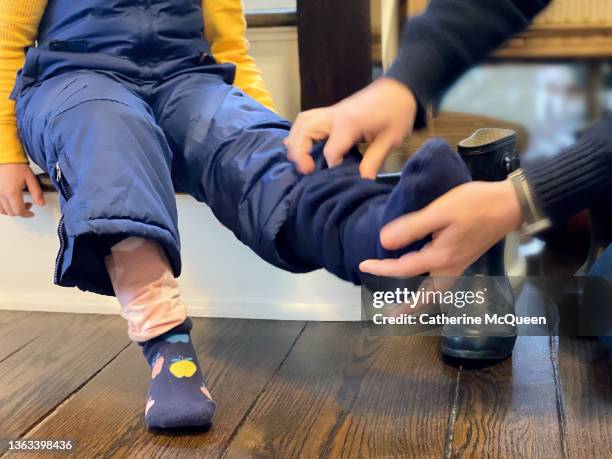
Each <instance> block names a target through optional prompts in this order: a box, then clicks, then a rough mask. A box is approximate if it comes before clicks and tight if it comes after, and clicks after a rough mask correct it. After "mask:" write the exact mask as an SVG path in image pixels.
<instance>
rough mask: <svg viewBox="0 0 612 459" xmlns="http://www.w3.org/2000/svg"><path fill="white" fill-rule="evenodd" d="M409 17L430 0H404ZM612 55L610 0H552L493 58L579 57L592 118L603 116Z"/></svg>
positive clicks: (549, 59)
mask: <svg viewBox="0 0 612 459" xmlns="http://www.w3.org/2000/svg"><path fill="white" fill-rule="evenodd" d="M402 1H403V2H404V7H403V9H404V11H405V14H406V19H409V18H411V17H413V16H415V15H417V14H420V13H422V12H423V11H424V10H425V8H426V7H427V5H428V4H429V1H430V0H402ZM610 57H612V2H611V1H610V0H588V1H584V0H552V2H551V3H550V5H549V6H548V7H547V8H546V10H544V11H543V12H542V13H541V14H540V15H539V16H537V17H536V18H535V20H534V21H533V24H532V25H531V26H530V27H529V28H528V29H527V30H526V31H525V32H523V33H522V34H520V35H518V36H517V37H514V38H512V39H510V40H509V41H508V42H507V43H506V44H505V45H504V46H502V47H501V48H500V49H498V50H497V52H496V53H495V54H494V55H493V56H492V57H491V61H493V62H500V61H502V62H503V61H532V62H534V61H579V62H582V63H584V64H585V65H586V66H587V80H588V85H587V104H588V116H589V118H591V119H595V118H598V117H599V116H601V113H602V111H603V107H602V104H601V97H600V93H601V88H602V86H603V65H604V62H605V60H607V59H609V58H610Z"/></svg>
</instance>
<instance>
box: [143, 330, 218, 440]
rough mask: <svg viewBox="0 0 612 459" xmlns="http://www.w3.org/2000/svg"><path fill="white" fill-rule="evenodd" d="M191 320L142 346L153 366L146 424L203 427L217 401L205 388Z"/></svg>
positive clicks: (151, 425)
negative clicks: (192, 340)
mask: <svg viewBox="0 0 612 459" xmlns="http://www.w3.org/2000/svg"><path fill="white" fill-rule="evenodd" d="M190 330H191V320H190V319H187V320H186V321H185V322H183V323H182V324H181V325H179V326H177V327H175V328H173V329H172V330H170V331H168V332H166V333H164V334H163V335H161V336H158V337H157V338H153V339H151V340H149V341H146V342H144V343H141V346H142V350H143V353H144V355H145V357H146V359H147V361H148V362H149V365H150V366H151V385H150V388H149V396H148V399H147V405H146V408H145V423H146V424H147V426H149V427H151V428H156V429H176V428H184V427H204V426H207V425H208V424H210V423H211V422H212V417H213V414H214V413H215V406H216V405H215V402H214V401H213V400H212V397H211V396H210V392H209V391H208V389H207V388H206V385H205V383H204V379H203V378H202V373H201V371H200V366H199V363H198V358H197V356H196V352H195V349H194V348H193V344H192V343H191V337H190V335H189V332H190Z"/></svg>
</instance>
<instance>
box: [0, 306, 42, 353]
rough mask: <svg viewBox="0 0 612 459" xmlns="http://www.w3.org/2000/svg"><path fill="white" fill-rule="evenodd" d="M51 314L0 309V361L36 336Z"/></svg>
mask: <svg viewBox="0 0 612 459" xmlns="http://www.w3.org/2000/svg"><path fill="white" fill-rule="evenodd" d="M52 317H54V316H53V314H48V313H37V312H22V311H0V362H2V361H3V360H5V359H6V358H7V357H9V356H10V355H11V354H13V353H14V352H16V351H18V350H19V349H21V348H22V347H23V346H25V345H27V344H28V343H30V342H32V341H33V340H35V339H36V338H38V337H39V336H40V335H41V334H42V333H43V332H44V331H45V329H46V328H48V327H49V322H48V321H49V320H50V319H51V318H52Z"/></svg>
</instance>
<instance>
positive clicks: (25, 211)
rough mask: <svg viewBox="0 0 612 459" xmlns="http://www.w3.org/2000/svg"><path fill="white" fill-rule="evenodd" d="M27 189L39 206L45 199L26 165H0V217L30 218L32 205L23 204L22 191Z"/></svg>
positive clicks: (32, 214)
mask: <svg viewBox="0 0 612 459" xmlns="http://www.w3.org/2000/svg"><path fill="white" fill-rule="evenodd" d="M25 188H27V189H28V190H29V192H30V194H31V195H32V199H33V200H34V202H35V203H36V204H37V205H39V206H44V205H45V197H44V195H43V192H42V189H41V188H40V185H39V184H38V180H36V177H35V176H34V173H33V172H32V169H30V166H28V165H27V164H0V215H9V216H11V217H23V218H32V217H33V216H34V212H32V210H31V209H32V203H29V202H27V203H26V202H25V201H24V199H23V190H24V189H25Z"/></svg>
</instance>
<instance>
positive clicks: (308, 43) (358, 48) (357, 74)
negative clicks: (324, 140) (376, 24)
mask: <svg viewBox="0 0 612 459" xmlns="http://www.w3.org/2000/svg"><path fill="white" fill-rule="evenodd" d="M370 16H371V14H370V0H335V1H329V0H297V24H298V40H299V54H300V78H301V88H302V110H308V109H311V108H315V107H324V106H327V105H331V104H334V103H336V102H338V101H340V100H342V99H344V98H345V97H348V96H350V95H351V94H353V93H355V92H356V91H358V90H360V89H362V88H363V87H365V86H367V85H368V84H369V83H370V82H371V81H372V30H371V29H372V26H371V18H370Z"/></svg>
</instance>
